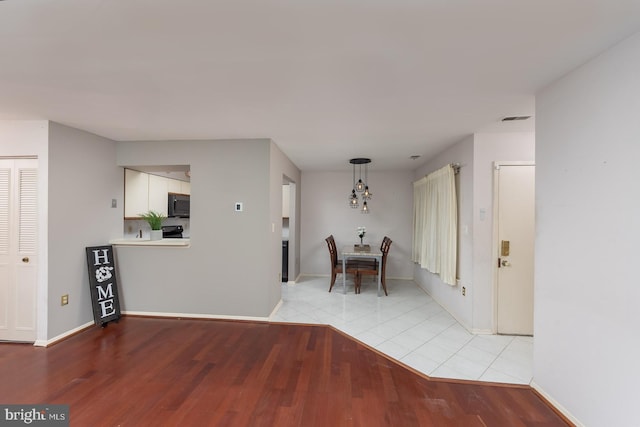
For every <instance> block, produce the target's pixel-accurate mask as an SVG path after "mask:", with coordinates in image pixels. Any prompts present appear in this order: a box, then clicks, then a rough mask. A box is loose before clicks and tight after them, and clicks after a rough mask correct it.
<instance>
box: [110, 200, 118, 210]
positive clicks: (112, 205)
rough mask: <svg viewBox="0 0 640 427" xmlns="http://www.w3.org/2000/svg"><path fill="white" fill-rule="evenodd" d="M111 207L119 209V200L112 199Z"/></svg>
mask: <svg viewBox="0 0 640 427" xmlns="http://www.w3.org/2000/svg"><path fill="white" fill-rule="evenodd" d="M111 207H112V208H117V207H118V200H117V199H111Z"/></svg>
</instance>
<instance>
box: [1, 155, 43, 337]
mask: <svg viewBox="0 0 640 427" xmlns="http://www.w3.org/2000/svg"><path fill="white" fill-rule="evenodd" d="M37 189H38V163H37V160H36V159H0V340H7V341H26V342H33V341H35V339H36V289H37V265H38V262H37V261H38V260H37V219H38V215H37V213H38V210H37V200H38V197H37V196H38V194H37Z"/></svg>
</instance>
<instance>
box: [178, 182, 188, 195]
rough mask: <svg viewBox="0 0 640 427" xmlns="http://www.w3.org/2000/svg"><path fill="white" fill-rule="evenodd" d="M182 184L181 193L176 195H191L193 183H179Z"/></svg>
mask: <svg viewBox="0 0 640 427" xmlns="http://www.w3.org/2000/svg"><path fill="white" fill-rule="evenodd" d="M178 182H180V191H176V193H182V194H191V183H190V182H187V181H178Z"/></svg>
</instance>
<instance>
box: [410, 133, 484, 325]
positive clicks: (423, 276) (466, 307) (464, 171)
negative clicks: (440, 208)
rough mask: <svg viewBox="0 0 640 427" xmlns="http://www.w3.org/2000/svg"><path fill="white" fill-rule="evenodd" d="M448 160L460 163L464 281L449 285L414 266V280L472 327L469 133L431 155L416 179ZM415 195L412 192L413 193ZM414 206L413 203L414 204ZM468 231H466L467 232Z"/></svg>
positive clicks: (460, 269) (461, 270)
mask: <svg viewBox="0 0 640 427" xmlns="http://www.w3.org/2000/svg"><path fill="white" fill-rule="evenodd" d="M449 163H460V165H461V168H460V173H459V174H458V175H457V177H456V183H457V186H458V187H457V190H458V191H459V193H458V201H459V204H458V230H459V233H460V235H459V238H458V278H459V281H460V283H461V285H457V286H450V285H448V284H446V283H444V282H442V280H440V276H438V275H436V274H433V273H431V272H429V271H428V270H426V269H423V268H421V267H420V266H419V265H418V264H415V266H414V276H415V281H416V283H418V285H419V286H420V287H422V288H423V289H424V290H426V291H427V292H428V293H429V295H431V296H432V297H433V298H434V299H435V300H436V301H438V302H439V303H440V305H442V306H443V307H445V308H446V309H447V311H449V312H450V313H451V314H452V315H453V316H454V317H455V318H456V319H458V321H459V322H461V323H462V324H463V325H465V327H467V328H468V329H471V328H472V314H473V303H472V302H473V293H474V290H473V253H472V250H473V214H472V208H473V171H474V164H473V137H472V136H470V137H468V138H466V139H464V140H462V141H461V142H459V143H457V144H456V145H454V146H453V147H451V148H449V149H447V150H445V151H444V152H442V153H440V154H439V155H437V156H436V157H434V158H432V159H430V160H429V161H428V162H427V163H426V164H425V165H423V166H421V167H420V168H418V169H416V171H415V174H414V178H413V179H414V181H417V180H418V179H420V178H422V177H423V176H425V175H427V174H429V173H431V172H433V171H435V170H437V169H440V168H441V167H443V166H445V165H447V164H449ZM412 197H413V194H412ZM411 206H412V205H411ZM465 231H466V232H465ZM461 286H465V288H466V290H467V292H466V296H462V292H461V291H460V288H461Z"/></svg>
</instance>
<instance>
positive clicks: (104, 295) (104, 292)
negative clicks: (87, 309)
mask: <svg viewBox="0 0 640 427" xmlns="http://www.w3.org/2000/svg"><path fill="white" fill-rule="evenodd" d="M112 285H113V283H109V284H108V285H107V289H103V288H102V286H101V285H98V286H96V288H97V290H98V301H102V300H103V299H108V298H113V288H112Z"/></svg>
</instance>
